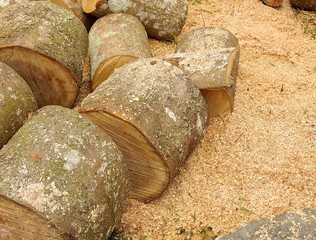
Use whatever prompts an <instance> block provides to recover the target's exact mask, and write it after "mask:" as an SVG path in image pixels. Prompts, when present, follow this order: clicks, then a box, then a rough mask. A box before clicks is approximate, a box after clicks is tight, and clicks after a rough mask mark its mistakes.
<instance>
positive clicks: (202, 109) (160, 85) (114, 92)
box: [79, 59, 208, 202]
mask: <svg viewBox="0 0 316 240" xmlns="http://www.w3.org/2000/svg"><path fill="white" fill-rule="evenodd" d="M79 112H80V113H82V114H83V115H84V116H85V117H87V118H89V119H90V120H91V121H92V122H94V123H96V124H97V125H99V126H100V127H101V128H103V129H104V130H105V131H106V132H107V133H108V134H109V135H110V136H111V137H112V138H113V140H114V141H115V142H116V143H117V145H118V146H119V148H120V149H121V151H122V152H123V156H124V159H125V161H126V163H127V166H128V170H129V174H130V181H131V197H132V198H135V199H138V200H140V201H144V202H148V201H150V200H153V199H155V198H157V197H159V196H160V195H161V194H162V192H163V191H164V190H165V189H166V187H167V186H168V185H169V183H170V182H171V180H172V179H173V177H174V176H175V174H176V172H177V170H178V169H179V166H180V165H181V164H182V163H183V162H184V161H185V159H186V158H187V156H188V155H189V153H190V152H191V151H192V150H193V149H194V148H195V146H196V145H197V143H198V142H199V140H200V139H201V137H202V135H203V133H204V129H205V127H206V125H207V119H208V112H207V105H206V103H205V101H204V99H203V97H202V95H201V93H200V91H199V89H198V88H197V87H196V86H195V85H194V83H193V82H192V81H191V80H190V79H189V78H188V77H187V76H186V75H185V74H184V73H183V71H181V70H180V69H179V68H177V67H175V66H173V65H172V64H170V63H168V62H165V61H162V60H159V59H138V60H136V61H134V62H131V63H128V64H126V65H124V66H123V67H121V68H119V69H118V70H117V71H115V72H114V73H113V74H112V75H111V76H110V77H109V79H108V80H107V81H105V82H103V83H102V84H101V85H100V86H99V87H98V88H97V89H96V90H95V91H94V92H93V93H92V94H90V95H88V97H86V98H85V99H84V100H83V102H82V103H81V106H80V107H79Z"/></svg>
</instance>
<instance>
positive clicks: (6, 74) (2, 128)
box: [0, 62, 37, 148]
mask: <svg viewBox="0 0 316 240" xmlns="http://www.w3.org/2000/svg"><path fill="white" fill-rule="evenodd" d="M36 110H37V104H36V99H35V97H34V95H33V93H32V91H31V89H30V88H29V86H28V85H27V84H26V82H25V81H24V80H23V79H22V78H21V77H20V76H19V75H18V74H17V73H16V72H15V71H14V70H13V69H12V68H10V67H9V66H8V65H6V64H4V63H1V62H0V148H2V146H3V145H4V144H6V143H7V141H9V139H10V138H11V137H12V136H13V135H14V133H16V131H17V130H19V128H20V127H21V126H22V125H23V123H24V121H25V120H26V119H27V118H28V116H29V115H30V114H31V113H32V112H33V111H36Z"/></svg>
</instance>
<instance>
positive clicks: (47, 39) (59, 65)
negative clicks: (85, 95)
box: [0, 1, 88, 107]
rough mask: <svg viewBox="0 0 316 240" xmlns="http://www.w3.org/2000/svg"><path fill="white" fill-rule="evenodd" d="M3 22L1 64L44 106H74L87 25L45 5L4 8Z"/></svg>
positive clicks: (0, 13) (1, 10)
mask: <svg viewBox="0 0 316 240" xmlns="http://www.w3.org/2000/svg"><path fill="white" fill-rule="evenodd" d="M16 13H19V14H18V15H17V14H16ZM0 22H1V25H0V61H2V62H4V63H6V64H7V65H9V66H10V67H11V68H13V69H14V70H15V71H16V72H17V73H18V74H19V75H20V76H21V77H22V78H23V79H24V80H25V81H26V82H27V83H28V85H29V86H30V88H31V89H32V91H33V93H34V95H35V97H36V99H37V103H38V105H39V107H42V106H45V105H49V104H56V105H61V106H65V107H71V106H72V105H73V104H74V102H75V100H76V97H77V94H78V86H79V85H80V82H81V75H82V67H83V61H84V57H85V56H86V53H87V48H88V35H87V31H86V29H85V27H84V25H83V24H82V22H81V21H80V20H79V19H78V18H76V17H75V16H74V15H73V14H69V11H67V10H65V9H64V8H62V7H59V6H57V5H56V4H53V3H49V2H43V1H39V2H23V3H20V4H13V5H9V6H5V7H2V8H0Z"/></svg>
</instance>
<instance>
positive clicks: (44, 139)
mask: <svg viewBox="0 0 316 240" xmlns="http://www.w3.org/2000/svg"><path fill="white" fill-rule="evenodd" d="M128 185H129V183H128V180H127V170H126V165H125V164H124V162H123V160H122V154H121V152H120V151H119V150H118V148H117V147H116V145H115V143H114V142H113V141H112V140H111V139H110V138H109V136H108V135H106V134H105V132H104V131H103V130H102V129H100V128H99V127H98V126H96V125H94V124H93V123H91V122H90V121H88V120H87V119H85V118H84V117H83V116H81V115H80V114H79V113H78V112H76V111H74V110H71V109H67V108H64V107H61V106H47V107H44V108H42V109H41V110H39V113H38V114H36V115H34V116H33V117H32V119H31V120H29V121H28V122H27V123H25V124H24V125H23V127H22V128H20V130H19V131H18V132H17V133H16V134H15V135H14V136H13V137H12V138H11V140H10V141H9V142H8V143H7V144H6V145H5V146H4V147H3V148H2V149H1V151H0V195H1V196H4V197H5V198H8V199H11V200H12V201H15V202H17V203H19V204H20V205H21V207H20V208H25V209H27V208H30V209H32V211H34V214H35V213H36V214H39V215H41V216H43V217H45V218H46V221H42V222H39V221H38V220H36V219H35V218H37V217H36V216H35V215H33V214H32V213H31V212H30V211H28V210H25V211H28V212H29V214H30V215H31V217H29V216H27V215H25V216H21V217H20V218H16V219H10V215H18V214H19V213H18V211H20V210H19V207H17V208H15V207H14V208H12V204H10V203H8V206H6V204H3V203H2V204H1V211H0V214H1V215H0V219H2V220H3V221H4V222H7V221H12V222H13V223H12V226H16V225H19V226H23V227H25V228H26V229H24V231H26V232H28V231H30V232H32V231H33V228H34V225H36V224H41V226H37V228H39V229H41V232H45V230H44V229H45V227H46V229H47V232H48V233H49V234H50V233H51V230H50V229H49V227H50V225H53V226H55V227H56V228H57V229H58V232H59V233H60V234H65V235H67V236H69V238H67V239H78V240H95V239H107V238H108V237H109V236H110V234H111V232H112V230H113V228H114V227H115V226H116V225H117V224H118V222H119V220H120V217H121V215H122V213H123V211H124V205H125V201H126V198H127V194H128ZM8 211H13V212H12V213H10V215H8V214H7V212H8ZM33 219H34V221H33ZM10 225H11V224H10ZM2 227H4V228H5V231H8V232H9V233H10V234H12V235H13V236H14V235H15V234H17V235H18V234H19V232H21V231H20V227H17V228H10V226H7V225H4V226H2ZM15 231H19V232H15ZM41 232H40V233H38V234H41ZM54 232H56V230H54ZM49 234H48V235H49ZM14 239H16V238H14ZM30 239H32V240H33V239H48V238H45V236H38V238H30ZM56 239H58V238H57V237H56Z"/></svg>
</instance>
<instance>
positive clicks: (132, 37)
mask: <svg viewBox="0 0 316 240" xmlns="http://www.w3.org/2000/svg"><path fill="white" fill-rule="evenodd" d="M89 52H90V62H91V76H92V89H93V90H94V89H95V88H96V87H97V86H99V85H100V83H102V82H103V81H104V80H106V79H107V78H108V77H109V76H110V75H111V74H112V73H113V72H114V70H115V69H116V68H119V67H121V66H123V65H124V64H126V63H128V62H130V61H133V60H135V59H137V58H139V57H144V58H146V57H151V56H152V55H151V51H150V45H149V41H148V38H147V33H146V31H145V29H144V26H143V25H142V23H141V22H140V21H139V20H138V19H137V18H136V17H134V16H132V15H129V14H125V13H116V14H110V15H107V16H104V17H102V18H99V19H98V20H97V21H96V22H95V23H94V24H93V26H92V28H91V30H90V32H89Z"/></svg>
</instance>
